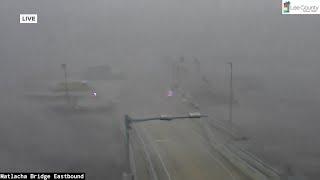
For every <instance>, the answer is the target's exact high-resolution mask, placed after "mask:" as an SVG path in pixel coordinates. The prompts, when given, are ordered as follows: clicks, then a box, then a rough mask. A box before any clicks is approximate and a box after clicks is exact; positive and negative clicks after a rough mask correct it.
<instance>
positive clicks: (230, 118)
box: [227, 62, 233, 125]
mask: <svg viewBox="0 0 320 180" xmlns="http://www.w3.org/2000/svg"><path fill="white" fill-rule="evenodd" d="M227 64H229V65H230V90H229V93H230V94H229V98H230V99H229V122H230V125H231V124H232V104H233V87H232V84H233V83H232V62H228V63H227Z"/></svg>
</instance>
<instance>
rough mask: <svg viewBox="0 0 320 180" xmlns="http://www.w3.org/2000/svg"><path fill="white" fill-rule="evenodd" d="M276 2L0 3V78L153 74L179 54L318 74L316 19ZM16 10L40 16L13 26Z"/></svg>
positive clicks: (241, 67) (252, 68) (243, 67)
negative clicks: (90, 72) (110, 67)
mask: <svg viewBox="0 0 320 180" xmlns="http://www.w3.org/2000/svg"><path fill="white" fill-rule="evenodd" d="M280 7H281V4H280V2H272V1H264V2H260V1H259V2H258V1H254V0H250V1H237V2H234V1H211V0H197V1H191V0H187V1H185V0H184V1H182V0H170V1H169V0H161V1H156V0H153V1H146V0H134V1H129V0H105V1H100V0H99V1H98V0H96V1H90V2H89V1H84V0H77V1H75V0H69V1H63V0H58V1H40V0H27V1H26V0H24V1H21V0H19V1H18V0H16V1H9V0H3V1H1V2H0V23H1V26H0V32H1V33H0V42H1V43H0V54H1V60H0V63H1V66H0V67H1V74H2V78H1V79H2V80H6V81H14V80H16V79H19V78H18V77H24V76H25V74H30V73H31V72H38V73H42V74H43V73H44V72H46V73H47V74H49V72H50V71H55V70H57V71H59V70H60V69H59V68H58V66H59V65H60V64H61V63H68V64H69V67H71V69H77V68H83V67H87V66H89V65H96V64H104V63H113V64H120V65H122V64H127V67H130V68H132V69H133V70H136V69H137V68H140V67H142V68H144V69H145V70H151V71H152V68H153V69H156V68H157V66H156V65H155V64H154V61H157V60H159V59H161V58H162V57H164V56H168V57H171V58H177V57H179V56H182V55H183V56H186V57H191V56H196V57H198V58H199V59H200V60H201V61H202V62H205V63H209V62H210V63H212V62H213V63H215V64H217V62H223V63H224V62H225V61H233V62H234V63H235V64H238V66H237V65H236V67H238V71H239V72H242V73H243V72H249V73H256V72H258V73H266V74H268V75H269V76H271V77H272V76H276V77H278V76H283V77H285V78H288V77H293V79H296V77H294V76H295V75H297V73H298V76H299V78H301V77H300V76H301V75H302V77H305V78H306V79H309V78H312V77H316V76H317V75H318V74H317V69H318V67H320V64H319V62H320V61H318V58H317V57H319V51H318V47H319V45H320V36H317V34H318V30H319V27H320V21H319V20H318V17H317V16H283V15H281V9H280ZM20 13H37V14H38V15H39V23H38V24H35V25H34V24H33V25H30V24H18V17H19V14H20ZM217 67H218V68H217V69H221V68H220V64H218V65H217ZM8 76H9V77H8ZM3 77H7V78H4V79H3ZM302 80H303V79H302ZM314 80H316V79H314Z"/></svg>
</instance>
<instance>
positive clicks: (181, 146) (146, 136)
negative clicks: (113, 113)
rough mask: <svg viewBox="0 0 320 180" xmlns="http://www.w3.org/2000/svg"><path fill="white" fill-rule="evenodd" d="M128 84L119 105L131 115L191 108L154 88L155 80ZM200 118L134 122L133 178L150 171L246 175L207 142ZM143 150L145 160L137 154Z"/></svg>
mask: <svg viewBox="0 0 320 180" xmlns="http://www.w3.org/2000/svg"><path fill="white" fill-rule="evenodd" d="M135 82H136V81H135ZM152 85H153V86H152ZM130 87H131V88H130V90H128V92H130V93H125V94H123V95H122V98H123V99H122V100H121V101H120V102H123V103H120V107H121V109H122V110H124V109H126V110H127V112H128V114H129V115H130V116H132V117H133V118H142V117H150V116H158V115H160V114H163V113H169V114H170V115H179V114H186V113H187V112H189V111H190V110H191V109H189V108H188V107H187V106H185V105H183V103H182V102H181V99H179V98H178V97H177V96H176V95H175V96H174V97H167V96H166V90H165V88H161V87H160V88H157V85H156V83H154V84H152V83H149V84H148V85H141V86H138V85H137V86H135V88H132V87H133V86H130ZM201 121H203V120H202V119H193V120H190V119H180V120H174V121H168V122H167V121H150V122H142V123H137V124H135V125H134V130H135V131H134V132H131V136H132V137H133V138H134V139H133V141H132V142H133V147H134V148H133V150H134V151H133V158H132V160H133V161H134V162H135V163H134V170H136V172H137V179H139V180H140V179H141V180H142V179H148V178H149V179H151V178H150V175H151V177H152V175H153V176H155V179H159V180H167V179H168V180H180V179H181V180H194V179H201V180H206V179H208V180H213V179H217V180H223V179H227V180H242V179H243V180H244V179H246V180H247V179H249V178H248V177H246V176H245V175H244V174H243V173H242V172H240V171H239V170H238V169H237V168H236V167H235V166H233V165H232V164H231V163H229V162H228V161H227V160H226V159H224V158H223V157H222V155H221V154H220V153H219V152H217V151H216V150H215V149H214V148H213V147H212V146H211V145H210V144H209V143H208V141H207V139H206V135H205V134H204V133H203V130H202V124H201V123H202V122H201ZM142 151H145V152H146V154H144V153H142ZM143 154H144V155H145V157H146V158H145V160H143V159H142V158H141V155H143ZM148 165H149V171H146V170H145V169H146V168H147V167H148ZM150 166H151V167H150ZM147 174H148V175H149V177H148V175H147Z"/></svg>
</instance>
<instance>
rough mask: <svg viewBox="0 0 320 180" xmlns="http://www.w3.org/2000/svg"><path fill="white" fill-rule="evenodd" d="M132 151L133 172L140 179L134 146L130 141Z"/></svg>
mask: <svg viewBox="0 0 320 180" xmlns="http://www.w3.org/2000/svg"><path fill="white" fill-rule="evenodd" d="M130 152H131V158H132V162H133V163H132V164H133V173H134V176H135V178H136V179H139V177H138V175H137V168H136V159H135V158H134V152H133V147H132V144H131V143H130Z"/></svg>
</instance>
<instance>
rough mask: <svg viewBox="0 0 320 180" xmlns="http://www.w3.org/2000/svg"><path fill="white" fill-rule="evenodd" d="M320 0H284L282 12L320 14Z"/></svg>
mask: <svg viewBox="0 0 320 180" xmlns="http://www.w3.org/2000/svg"><path fill="white" fill-rule="evenodd" d="M319 8H320V1H314V0H290V1H288V0H283V1H282V14H320V11H319Z"/></svg>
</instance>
